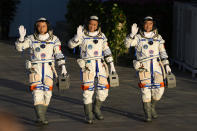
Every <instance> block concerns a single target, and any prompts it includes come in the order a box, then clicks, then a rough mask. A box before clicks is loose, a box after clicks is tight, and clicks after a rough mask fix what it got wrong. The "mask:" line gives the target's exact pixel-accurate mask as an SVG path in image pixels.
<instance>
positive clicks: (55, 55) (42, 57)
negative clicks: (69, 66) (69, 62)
mask: <svg viewBox="0 0 197 131" xmlns="http://www.w3.org/2000/svg"><path fill="white" fill-rule="evenodd" d="M34 28H35V32H34V34H32V35H29V36H27V37H25V35H26V29H25V28H24V26H23V25H21V26H20V27H19V34H20V38H19V39H18V40H17V41H16V43H15V45H16V49H17V50H18V51H20V52H21V51H23V50H25V49H27V48H30V59H29V60H27V62H26V68H27V69H28V70H29V71H30V74H29V82H30V90H31V91H32V94H33V101H34V107H35V112H36V115H37V122H38V123H39V124H43V125H45V124H48V121H47V119H46V117H45V114H46V111H47V108H48V105H49V103H50V99H51V96H52V89H53V77H54V74H56V76H57V73H56V70H55V60H56V61H57V64H58V66H59V67H61V68H62V72H61V73H62V74H63V75H66V74H67V71H66V67H65V57H64V55H63V54H62V51H61V42H60V40H59V39H58V38H57V37H56V36H55V35H53V33H52V30H50V25H49V22H48V21H47V20H46V19H45V18H40V19H38V20H37V21H36V23H35V27H34Z"/></svg>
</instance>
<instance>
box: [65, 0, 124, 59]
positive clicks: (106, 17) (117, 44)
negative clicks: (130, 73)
mask: <svg viewBox="0 0 197 131" xmlns="http://www.w3.org/2000/svg"><path fill="white" fill-rule="evenodd" d="M91 15H97V16H98V17H99V19H100V22H101V27H102V32H103V33H104V34H105V35H106V37H107V38H108V43H109V46H110V48H111V50H112V53H113V56H114V60H115V62H117V58H118V57H119V56H121V55H123V54H124V53H125V52H126V51H127V49H126V48H125V46H124V39H125V37H126V34H127V30H126V16H125V15H124V12H123V11H122V10H121V9H120V8H119V7H118V4H115V3H114V2H111V1H109V2H100V1H98V0H70V1H69V3H68V6H67V14H66V19H67V22H68V23H69V27H70V28H69V29H68V33H69V35H70V38H71V37H73V36H74V34H75V33H76V29H77V27H78V26H79V25H83V24H84V23H87V21H84V20H87V18H89V16H91ZM70 38H69V39H70Z"/></svg>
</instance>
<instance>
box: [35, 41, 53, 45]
mask: <svg viewBox="0 0 197 131" xmlns="http://www.w3.org/2000/svg"><path fill="white" fill-rule="evenodd" d="M36 43H42V44H55V43H54V42H46V41H32V44H36Z"/></svg>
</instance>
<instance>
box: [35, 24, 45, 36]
mask: <svg viewBox="0 0 197 131" xmlns="http://www.w3.org/2000/svg"><path fill="white" fill-rule="evenodd" d="M37 29H38V32H39V33H40V34H41V35H44V34H45V33H47V23H46V22H38V23H37Z"/></svg>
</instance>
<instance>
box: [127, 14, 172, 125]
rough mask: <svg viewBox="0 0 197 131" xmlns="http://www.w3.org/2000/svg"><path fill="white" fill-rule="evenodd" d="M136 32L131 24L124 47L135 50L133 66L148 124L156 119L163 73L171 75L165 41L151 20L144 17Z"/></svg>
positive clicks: (161, 93) (162, 86)
mask: <svg viewBox="0 0 197 131" xmlns="http://www.w3.org/2000/svg"><path fill="white" fill-rule="evenodd" d="M137 32H138V27H137V24H133V25H132V27H131V34H130V35H129V36H128V37H127V38H126V40H125V46H126V47H127V48H130V47H131V46H134V47H135V50H136V57H137V60H134V61H133V64H134V68H135V69H136V70H137V71H138V75H139V87H140V88H141V92H142V100H143V108H144V112H145V121H147V122H149V121H152V118H157V117H158V115H157V113H156V110H155V106H156V103H157V102H158V101H159V100H160V99H161V97H162V95H163V93H164V81H163V80H164V77H165V73H166V72H167V73H171V69H170V66H169V61H168V55H167V53H166V50H165V48H164V43H165V41H164V40H163V39H162V37H161V35H159V34H158V32H157V29H156V26H155V22H154V20H153V18H152V17H150V16H147V17H145V18H144V21H143V29H142V30H140V32H139V34H137Z"/></svg>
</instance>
